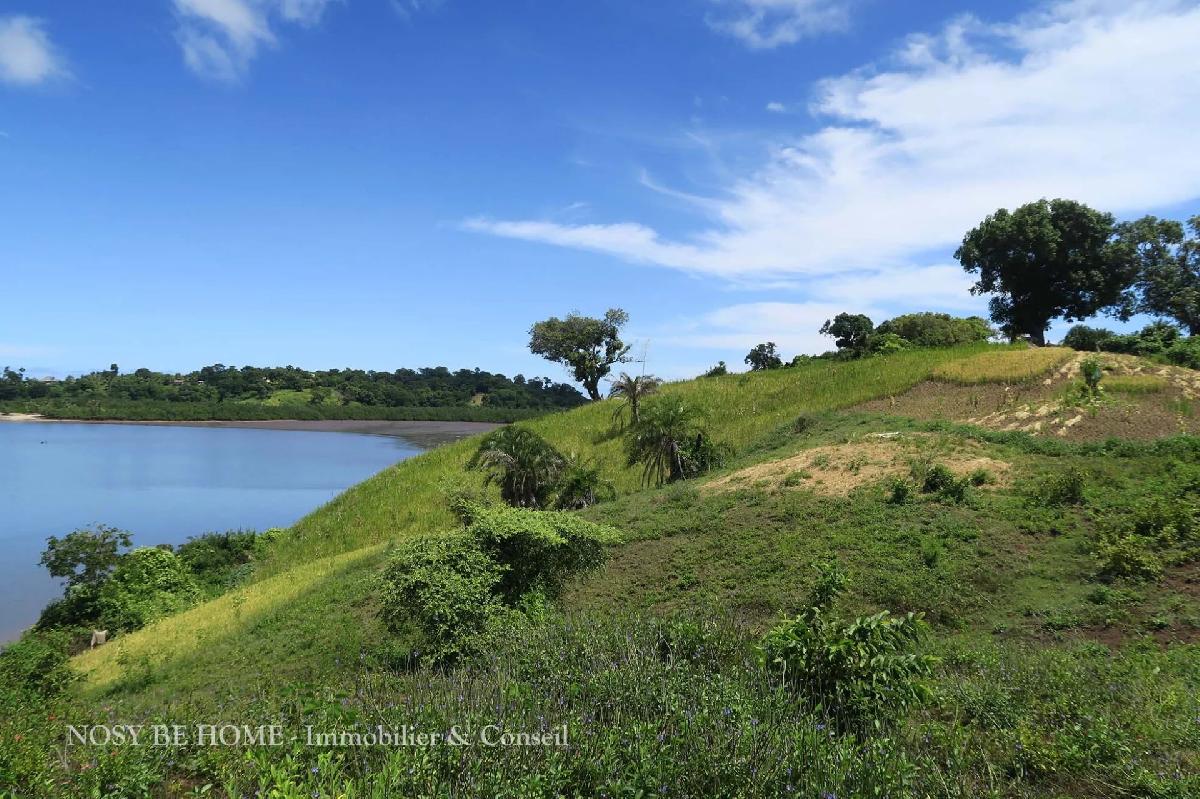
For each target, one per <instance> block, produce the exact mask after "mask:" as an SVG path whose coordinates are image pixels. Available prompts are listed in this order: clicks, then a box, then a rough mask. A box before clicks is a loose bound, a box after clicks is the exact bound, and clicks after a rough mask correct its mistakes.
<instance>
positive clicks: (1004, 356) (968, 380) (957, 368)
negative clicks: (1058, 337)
mask: <svg viewBox="0 0 1200 799" xmlns="http://www.w3.org/2000/svg"><path fill="white" fill-rule="evenodd" d="M1074 354H1075V351H1074V350H1072V349H1068V348H1066V347H1042V348H1039V349H1027V348H1021V349H1003V350H992V351H990V352H980V353H976V354H974V355H971V356H969V357H966V358H958V359H954V360H950V361H947V362H945V363H942V364H939V365H938V367H937V368H935V369H934V370H933V376H934V378H936V379H938V380H945V381H946V382H948V383H961V384H964V385H974V384H978V383H1022V382H1025V381H1027V380H1032V379H1034V378H1037V377H1041V376H1042V375H1045V374H1046V373H1048V372H1049V371H1050V370H1052V369H1055V368H1057V367H1059V366H1062V365H1063V364H1064V363H1066V362H1067V361H1068V360H1069V359H1070V358H1071V357H1072V356H1073V355H1074Z"/></svg>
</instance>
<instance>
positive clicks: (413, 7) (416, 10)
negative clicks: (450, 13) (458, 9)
mask: <svg viewBox="0 0 1200 799" xmlns="http://www.w3.org/2000/svg"><path fill="white" fill-rule="evenodd" d="M444 1H445V0H391V4H392V9H393V10H395V12H396V13H397V14H399V15H400V16H401V17H402V18H404V19H410V18H411V17H412V15H413V14H420V13H421V12H422V11H434V10H436V9H437V8H438V7H440V6H441V5H442V3H443V2H444Z"/></svg>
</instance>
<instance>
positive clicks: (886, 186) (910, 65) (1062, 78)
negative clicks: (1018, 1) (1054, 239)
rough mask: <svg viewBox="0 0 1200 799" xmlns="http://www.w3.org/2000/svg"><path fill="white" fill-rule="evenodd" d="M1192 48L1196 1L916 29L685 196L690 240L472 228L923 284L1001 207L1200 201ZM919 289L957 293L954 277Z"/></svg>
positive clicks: (713, 268) (555, 228)
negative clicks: (759, 148) (706, 191)
mask: <svg viewBox="0 0 1200 799" xmlns="http://www.w3.org/2000/svg"><path fill="white" fill-rule="evenodd" d="M1197 41H1200V7H1198V6H1197V4H1196V3H1195V2H1184V1H1183V0H1141V2H1116V1H1115V0H1066V1H1065V2H1059V3H1056V4H1054V5H1051V6H1048V7H1046V8H1045V9H1044V10H1042V11H1040V12H1038V13H1036V14H1033V15H1027V16H1023V17H1020V18H1018V19H1016V20H1014V21H1011V22H1006V23H1002V24H1001V23H990V24H989V23H985V22H983V21H980V20H978V19H974V18H969V17H964V18H960V19H956V20H953V21H952V22H950V23H949V24H947V25H946V26H945V28H944V29H943V30H941V31H939V32H937V33H934V34H920V35H914V36H911V37H909V38H908V39H907V40H906V41H905V42H904V43H903V45H902V46H901V47H900V48H899V50H898V51H897V52H896V53H895V54H894V56H893V57H892V58H891V59H890V60H889V62H888V66H887V67H886V68H879V67H864V68H863V69H860V70H857V71H854V72H852V73H849V74H846V75H842V76H840V77H836V78H833V79H830V80H827V81H824V82H823V83H821V84H819V85H818V86H816V87H815V98H816V99H815V100H814V102H813V104H812V107H811V109H810V110H811V112H812V114H813V117H814V118H815V119H816V120H826V121H825V123H824V125H823V126H822V127H818V128H817V129H815V130H814V131H813V132H810V133H808V134H804V135H798V136H796V137H795V138H793V139H791V140H789V141H783V142H779V141H775V142H774V143H768V140H766V139H764V146H765V147H767V148H768V150H769V153H770V155H769V157H768V158H767V159H766V160H765V162H763V163H761V164H760V165H759V166H758V167H756V168H754V169H753V170H751V171H749V172H746V173H743V174H741V175H737V176H735V177H733V178H732V179H728V180H726V181H725V185H724V186H723V187H722V188H723V191H719V192H715V193H714V196H713V198H712V199H711V200H709V201H708V202H706V203H696V204H695V207H696V208H697V209H698V213H699V214H700V215H701V216H700V219H701V228H700V230H699V231H698V232H697V233H695V234H693V235H690V236H671V235H667V234H665V233H663V232H661V231H659V230H656V229H654V228H653V227H651V226H650V225H647V224H644V223H642V222H639V221H637V220H625V221H621V222H617V223H615V224H578V225H561V224H554V223H553V222H547V221H541V220H495V219H484V218H477V219H473V220H470V221H468V222H467V223H466V226H467V227H468V228H469V229H472V230H476V231H483V232H487V233H491V234H494V235H498V236H506V237H510V238H516V239H523V240H527V241H537V242H545V243H548V244H553V245H558V246H564V247H575V248H580V249H588V250H595V251H598V252H605V253H609V254H612V255H614V256H617V257H620V258H623V259H627V260H629V261H635V262H643V263H647V264H654V265H658V266H665V267H671V268H675V269H679V270H683V271H686V272H690V273H693V274H701V275H709V276H716V277H719V278H723V279H725V280H729V281H732V282H735V283H746V282H750V283H755V282H758V283H765V282H777V281H780V280H797V279H799V280H802V281H803V282H804V283H805V284H806V285H807V284H813V283H814V281H816V282H819V281H826V282H829V281H836V280H839V279H843V280H844V279H848V278H849V277H853V279H854V280H855V281H856V282H855V285H856V286H857V287H859V289H860V290H863V291H868V290H869V291H885V290H886V291H889V292H893V293H894V292H895V291H903V290H904V289H905V287H906V286H913V285H920V284H914V282H913V281H912V280H911V278H912V277H913V276H915V275H918V274H920V273H916V272H914V271H913V270H914V269H915V268H918V266H919V265H920V264H921V262H922V261H925V259H926V257H927V254H928V253H930V252H935V251H939V250H941V251H942V252H944V251H945V249H946V248H949V247H952V246H953V245H954V244H955V243H956V242H957V241H958V240H959V239H960V238H961V236H962V234H963V232H964V231H965V230H967V229H968V228H970V226H971V225H973V224H975V223H976V222H978V220H979V219H980V218H982V217H983V216H984V215H985V214H987V213H990V212H991V211H993V210H995V208H997V207H998V206H1012V205H1015V204H1019V203H1022V202H1026V201H1029V200H1033V199H1037V198H1039V197H1043V196H1046V197H1056V196H1066V197H1072V198H1076V199H1079V200H1082V201H1084V202H1088V203H1090V204H1093V205H1096V206H1098V207H1101V208H1104V209H1108V210H1113V211H1116V212H1136V211H1139V210H1143V209H1147V208H1152V207H1155V206H1161V205H1167V204H1172V203H1178V202H1183V201H1186V200H1189V199H1193V198H1196V197H1198V196H1200V159H1197V158H1192V157H1189V156H1190V155H1191V153H1193V152H1194V149H1195V141H1194V140H1195V131H1196V130H1197V129H1198V127H1200V51H1197V49H1196V46H1195V43H1196V42H1197ZM797 118H798V119H799V117H797ZM942 257H943V258H944V255H943V256H942ZM939 260H940V259H939ZM925 263H928V261H925ZM920 268H923V269H930V268H932V267H927V266H926V267H920ZM864 270H866V271H864ZM922 279H923V280H929V281H932V280H935V279H936V280H937V281H938V282H937V283H936V284H935V285H936V286H954V285H961V284H962V280H961V277H957V278H956V277H954V270H953V269H952V268H949V267H943V268H941V269H940V271H935V272H930V273H925V274H923V276H922ZM929 285H930V284H929V283H925V284H924V285H920V287H921V288H925V289H927V288H929ZM872 286H873V287H874V288H869V287H872Z"/></svg>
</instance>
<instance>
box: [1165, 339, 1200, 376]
mask: <svg viewBox="0 0 1200 799" xmlns="http://www.w3.org/2000/svg"><path fill="white" fill-rule="evenodd" d="M1163 355H1164V356H1165V357H1166V359H1167V360H1168V361H1170V362H1171V363H1173V364H1176V365H1178V366H1184V367H1187V368H1188V369H1200V336H1192V337H1191V338H1187V339H1181V340H1179V341H1176V342H1175V343H1174V344H1172V345H1171V346H1170V347H1168V348H1167V351H1166V352H1165V353H1163Z"/></svg>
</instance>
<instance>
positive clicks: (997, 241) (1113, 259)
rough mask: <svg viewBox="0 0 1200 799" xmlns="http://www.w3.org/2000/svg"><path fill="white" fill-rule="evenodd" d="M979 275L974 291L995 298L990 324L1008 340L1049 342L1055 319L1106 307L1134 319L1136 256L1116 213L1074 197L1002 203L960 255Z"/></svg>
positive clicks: (965, 241) (969, 237) (972, 233)
mask: <svg viewBox="0 0 1200 799" xmlns="http://www.w3.org/2000/svg"><path fill="white" fill-rule="evenodd" d="M954 256H955V258H957V259H958V261H959V263H961V264H962V266H963V269H965V270H966V271H967V272H971V273H974V274H978V275H979V280H978V281H977V282H976V283H975V285H974V286H972V287H971V293H972V294H991V295H993V296H992V298H991V300H990V302H989V307H990V309H991V313H992V321H994V322H995V323H996V324H998V325H999V326H1000V329H1001V330H1002V331H1003V332H1004V333H1006V334H1007V335H1008V336H1009V337H1010V338H1016V337H1017V336H1020V335H1028V336H1029V337H1030V339H1031V340H1033V341H1034V342H1035V343H1036V344H1038V345H1043V344H1045V343H1046V328H1048V327H1049V326H1050V320H1052V319H1057V318H1059V317H1062V318H1065V319H1066V320H1067V321H1075V320H1077V319H1084V318H1087V317H1090V316H1094V315H1095V314H1097V313H1099V312H1101V311H1105V312H1108V313H1111V314H1113V315H1115V316H1119V317H1121V318H1128V316H1129V314H1130V312H1131V310H1132V303H1131V297H1130V294H1129V289H1130V287H1131V286H1132V284H1133V281H1134V279H1135V278H1136V274H1137V262H1136V259H1135V258H1133V257H1131V252H1130V248H1129V247H1128V246H1126V245H1125V244H1123V243H1122V242H1121V241H1120V240H1119V239H1118V237H1117V235H1116V229H1115V226H1114V224H1113V216H1112V214H1107V213H1103V212H1101V211H1097V210H1095V209H1093V208H1089V207H1088V206H1086V205H1084V204H1082V203H1078V202H1074V201H1073V200H1039V201H1037V202H1033V203H1029V204H1028V205H1022V206H1021V207H1020V208H1018V209H1016V210H1015V211H1009V210H1007V209H1005V208H1001V209H1000V210H999V211H996V213H994V214H992V215H991V216H989V217H987V218H986V219H984V220H983V222H981V223H980V224H979V226H978V227H976V228H975V229H973V230H972V231H970V232H969V233H967V235H966V236H965V237H964V238H963V242H962V246H961V247H959V248H958V251H957V252H956V253H955V254H954Z"/></svg>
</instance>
